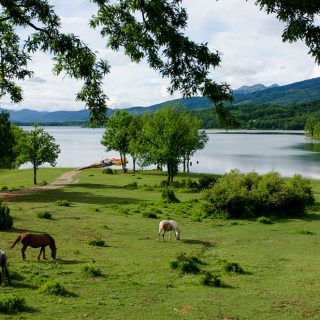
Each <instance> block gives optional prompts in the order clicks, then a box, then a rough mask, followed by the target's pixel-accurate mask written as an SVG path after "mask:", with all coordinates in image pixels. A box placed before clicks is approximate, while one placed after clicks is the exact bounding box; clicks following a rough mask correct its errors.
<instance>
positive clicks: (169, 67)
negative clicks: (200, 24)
mask: <svg viewBox="0 0 320 320" xmlns="http://www.w3.org/2000/svg"><path fill="white" fill-rule="evenodd" d="M91 1H92V2H93V3H95V4H96V5H97V6H98V11H97V14H96V15H95V16H94V17H93V18H92V19H91V21H90V25H91V26H92V27H93V28H100V33H101V35H102V36H103V37H106V38H107V39H108V40H107V46H108V47H110V48H111V49H113V50H119V49H120V48H124V50H125V53H126V54H127V55H128V56H129V57H130V58H131V59H132V61H135V62H140V61H141V60H142V59H145V60H147V62H148V63H149V66H150V67H151V68H152V69H154V70H156V71H157V72H159V74H160V75H161V76H162V77H166V78H169V79H170V85H169V87H168V90H169V92H171V93H173V92H174V91H180V92H181V93H182V95H183V96H184V97H189V96H194V95H201V96H204V97H208V98H209V99H210V100H211V101H212V102H213V104H214V106H215V110H216V112H217V114H218V115H219V117H220V118H221V119H224V122H223V123H224V125H226V126H229V127H230V126H232V125H233V123H234V120H235V118H234V117H233V116H232V114H231V113H230V111H228V110H226V109H225V108H224V107H223V104H222V102H223V101H225V100H232V92H231V89H230V87H229V85H227V84H226V83H217V82H215V81H214V80H212V79H211V78H210V76H209V74H210V72H211V70H212V68H216V67H219V65H220V62H221V57H220V53H219V52H217V51H216V52H210V50H209V49H208V46H207V43H201V44H197V43H195V42H193V41H192V40H190V39H189V38H188V37H187V36H185V34H184V32H185V29H186V27H187V23H188V15H187V12H186V10H185V9H184V8H183V7H182V6H181V4H182V2H183V1H182V0H115V1H112V2H111V1H108V0H91ZM256 4H257V5H258V6H260V8H261V9H262V10H265V11H266V12H267V13H276V14H277V17H278V19H279V20H280V21H283V22H285V23H287V27H286V28H285V31H284V33H283V40H284V41H289V42H293V41H297V40H299V39H301V40H304V41H305V43H306V44H307V46H308V47H309V49H310V53H311V54H312V55H313V56H314V57H315V59H316V61H317V63H320V50H319V48H320V27H319V26H318V24H317V18H318V17H319V11H320V4H319V1H307V0H303V1H297V0H257V1H256ZM21 29H24V32H29V31H30V30H31V31H30V32H29V36H28V37H26V40H21V39H20V38H19V36H18V33H17V30H21ZM60 29H61V23H60V18H59V17H58V16H57V15H56V13H55V12H54V9H53V7H52V6H51V5H49V1H48V0H32V1H30V0H15V1H10V0H0V98H1V97H2V96H3V95H5V94H9V95H10V97H11V100H12V101H13V102H19V101H21V100H22V90H21V88H20V87H19V85H17V81H18V80H23V79H25V78H27V77H30V76H31V75H32V72H31V71H30V70H29V69H28V62H29V61H30V59H31V54H33V53H34V52H35V51H37V50H40V51H43V52H48V53H50V54H51V55H52V57H53V61H54V68H53V72H54V73H55V74H60V73H62V72H64V73H65V74H66V75H67V76H70V77H73V78H75V79H79V80H82V81H83V82H84V86H83V88H82V89H81V91H80V92H79V93H78V94H77V96H76V99H77V100H80V101H84V102H85V103H86V106H87V108H88V109H89V110H90V112H91V120H92V122H93V123H100V122H103V121H104V118H105V113H106V110H107V105H106V99H107V96H106V95H105V94H104V93H103V91H102V81H103V77H104V75H105V74H107V73H108V72H109V71H110V67H109V65H108V63H107V62H106V61H105V60H99V59H97V56H96V54H95V52H93V51H92V50H90V48H88V46H86V45H85V44H84V43H83V42H82V41H81V40H80V39H79V38H77V37H76V36H75V35H74V34H64V33H62V32H61V30H60Z"/></svg>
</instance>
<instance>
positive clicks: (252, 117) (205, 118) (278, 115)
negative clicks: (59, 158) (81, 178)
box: [13, 101, 320, 130]
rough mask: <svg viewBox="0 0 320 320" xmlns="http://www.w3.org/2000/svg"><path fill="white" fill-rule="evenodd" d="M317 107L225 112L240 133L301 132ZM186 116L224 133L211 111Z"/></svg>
mask: <svg viewBox="0 0 320 320" xmlns="http://www.w3.org/2000/svg"><path fill="white" fill-rule="evenodd" d="M319 107H320V101H313V102H308V103H299V104H288V105H285V106H277V105H269V104H263V105H255V104H251V103H243V104H237V105H227V106H226V109H227V110H228V111H231V112H232V113H233V114H234V115H235V117H236V118H237V119H238V120H239V121H240V129H246V130H262V129H263V130H304V128H305V126H306V124H307V123H308V119H310V118H312V119H317V118H319V116H320V113H319ZM129 110H130V109H129ZM129 112H130V111H129ZM190 113H191V115H192V116H195V117H197V118H199V120H200V122H201V128H202V129H224V128H223V126H222V125H221V123H220V122H219V120H218V116H217V115H216V114H215V112H214V110H213V108H206V109H201V110H192V109H191V110H190ZM13 123H14V124H15V125H18V126H31V125H33V123H34V122H17V121H14V122H13ZM39 123H40V124H41V125H43V126H80V127H89V126H90V125H89V123H88V122H87V121H64V122H57V121H54V122H50V121H49V122H41V121H40V122H39ZM309 123H310V121H309ZM99 127H103V126H99Z"/></svg>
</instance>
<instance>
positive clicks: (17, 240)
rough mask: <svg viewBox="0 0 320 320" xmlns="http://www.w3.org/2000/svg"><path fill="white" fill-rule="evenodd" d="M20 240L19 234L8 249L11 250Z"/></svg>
mask: <svg viewBox="0 0 320 320" xmlns="http://www.w3.org/2000/svg"><path fill="white" fill-rule="evenodd" d="M20 240H21V234H20V236H19V237H18V238H17V239H16V241H15V242H14V243H13V244H12V246H11V247H10V248H11V249H12V248H13V247H14V246H15V245H16V244H17V243H18V242H19V241H20Z"/></svg>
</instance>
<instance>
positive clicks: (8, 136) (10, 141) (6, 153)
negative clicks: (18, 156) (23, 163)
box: [0, 112, 15, 169]
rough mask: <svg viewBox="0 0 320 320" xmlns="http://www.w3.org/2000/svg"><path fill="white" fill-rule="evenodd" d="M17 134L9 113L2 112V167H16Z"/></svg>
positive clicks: (0, 160) (0, 124)
mask: <svg viewBox="0 0 320 320" xmlns="http://www.w3.org/2000/svg"><path fill="white" fill-rule="evenodd" d="M14 146H15V136H14V133H13V125H12V124H11V122H10V121H9V113H7V112H2V113H0V168H6V169H8V168H9V169H10V168H13V167H14V162H15V154H14Z"/></svg>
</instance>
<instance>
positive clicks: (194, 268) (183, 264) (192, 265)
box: [170, 253, 205, 274]
mask: <svg viewBox="0 0 320 320" xmlns="http://www.w3.org/2000/svg"><path fill="white" fill-rule="evenodd" d="M204 264H205V263H204V262H203V261H201V259H200V258H198V257H196V256H194V255H190V256H187V255H186V254H185V253H181V254H180V255H179V256H178V257H177V259H176V260H174V261H171V262H170V267H171V268H172V269H177V270H179V271H180V272H181V273H182V274H185V273H192V274H198V273H200V272H201V268H200V266H201V265H204Z"/></svg>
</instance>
